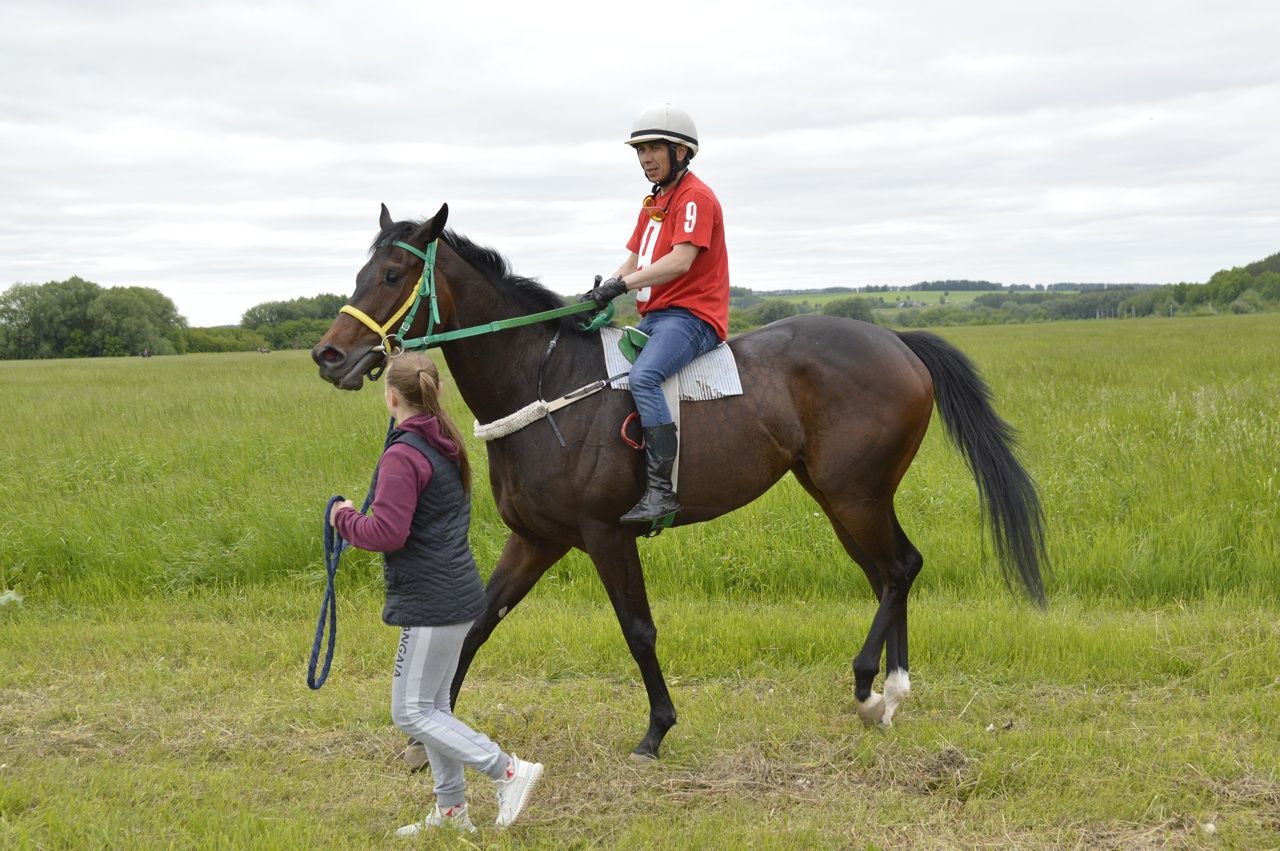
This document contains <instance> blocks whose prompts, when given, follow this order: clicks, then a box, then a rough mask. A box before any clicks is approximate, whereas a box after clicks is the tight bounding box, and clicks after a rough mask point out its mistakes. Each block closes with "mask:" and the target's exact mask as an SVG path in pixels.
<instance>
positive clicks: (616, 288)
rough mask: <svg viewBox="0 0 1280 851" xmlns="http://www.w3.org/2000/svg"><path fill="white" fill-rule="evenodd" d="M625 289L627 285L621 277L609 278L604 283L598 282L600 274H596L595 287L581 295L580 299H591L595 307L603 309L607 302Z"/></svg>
mask: <svg viewBox="0 0 1280 851" xmlns="http://www.w3.org/2000/svg"><path fill="white" fill-rule="evenodd" d="M626 291H627V285H626V283H624V282H623V280H622V279H621V278H610V279H609V280H607V281H605V282H604V283H600V276H599V275H596V285H595V287H594V288H593V289H592V290H591V292H589V293H587V294H586V295H584V296H583V297H582V301H586V300H587V299H590V300H591V301H594V302H595V303H596V307H599V308H601V309H602V310H603V309H604V308H605V307H607V306H608V304H609V302H611V301H613V300H614V299H615V298H617V297H618V296H620V295H622V294H623V293H625V292H626Z"/></svg>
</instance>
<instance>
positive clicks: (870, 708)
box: [858, 691, 884, 727]
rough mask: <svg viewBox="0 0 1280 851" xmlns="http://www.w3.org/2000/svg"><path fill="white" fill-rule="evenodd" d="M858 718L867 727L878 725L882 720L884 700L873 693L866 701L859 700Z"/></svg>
mask: <svg viewBox="0 0 1280 851" xmlns="http://www.w3.org/2000/svg"><path fill="white" fill-rule="evenodd" d="M858 717H859V718H861V719H862V723H863V724H866V725H867V726H868V727H871V726H873V725H876V724H879V723H880V720H881V719H882V718H884V698H883V697H882V696H881V695H880V694H879V693H877V692H874V691H873V692H871V696H870V697H868V698H867V699H866V700H859V701H858Z"/></svg>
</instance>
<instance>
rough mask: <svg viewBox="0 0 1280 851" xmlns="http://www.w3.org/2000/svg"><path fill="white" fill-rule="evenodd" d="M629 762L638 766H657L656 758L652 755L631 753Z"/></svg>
mask: <svg viewBox="0 0 1280 851" xmlns="http://www.w3.org/2000/svg"><path fill="white" fill-rule="evenodd" d="M631 761H632V762H634V763H636V764H638V765H657V764H658V758H657V757H656V756H653V755H652V754H647V753H636V752H635V751H632V752H631Z"/></svg>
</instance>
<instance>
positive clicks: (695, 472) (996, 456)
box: [312, 204, 1047, 759]
mask: <svg viewBox="0 0 1280 851" xmlns="http://www.w3.org/2000/svg"><path fill="white" fill-rule="evenodd" d="M447 217H448V205H447V204H446V205H443V206H442V207H441V208H440V210H439V211H438V212H437V213H436V214H435V215H434V216H432V217H431V218H429V219H425V220H421V221H393V220H392V218H391V215H390V213H389V212H388V210H387V208H386V206H385V205H383V207H382V210H381V214H380V217H379V222H378V224H379V232H378V235H377V236H376V237H375V238H374V241H373V243H372V245H371V247H370V249H369V259H368V261H367V262H366V263H365V265H364V267H363V268H361V269H360V271H359V272H358V274H357V275H356V287H355V292H354V293H353V294H352V296H351V301H350V304H349V307H352V308H355V310H356V311H357V312H363V313H364V314H365V319H360V320H358V319H357V318H356V317H355V316H354V315H353V313H351V312H344V313H340V314H339V315H338V317H337V318H336V319H335V320H334V322H333V323H332V325H331V326H330V327H329V329H328V331H327V332H326V333H325V335H324V337H323V338H322V339H321V340H320V342H319V343H317V344H316V346H315V348H314V349H312V358H313V360H314V361H315V363H316V364H317V365H318V366H319V371H320V376H321V377H322V378H323V379H324V380H326V381H328V382H330V383H332V384H334V385H335V386H337V387H338V388H341V389H345V390H359V389H360V388H361V387H362V386H363V385H364V382H365V381H366V379H376V378H377V376H378V375H379V374H380V370H381V368H382V367H383V366H384V365H385V359H386V357H387V356H388V355H387V350H388V349H391V350H394V346H395V345H396V343H395V341H394V340H392V341H391V343H390V345H389V346H388V345H386V344H387V343H388V340H387V336H388V335H387V329H388V328H389V327H390V326H391V325H392V323H393V321H398V318H399V317H400V316H401V315H402V314H403V313H404V307H401V305H404V306H407V305H408V304H409V303H410V302H412V301H413V299H414V296H413V292H414V287H415V286H417V285H418V284H419V283H420V278H423V276H424V274H431V273H432V272H434V278H435V284H434V288H435V304H433V308H436V307H438V317H439V327H440V328H465V327H471V326H477V325H481V324H484V323H491V322H493V321H495V320H503V319H510V318H514V317H519V316H525V315H528V314H532V313H535V312H539V311H545V310H549V309H554V308H557V307H562V306H564V305H565V302H564V301H563V300H562V299H561V297H560V296H558V295H556V294H555V293H553V292H551V291H550V290H548V289H546V288H545V287H543V286H542V285H540V284H539V283H537V282H536V281H534V280H531V279H529V278H524V277H520V276H518V275H515V274H513V273H512V271H511V268H510V266H509V264H508V262H507V260H506V258H504V257H503V256H502V255H501V254H499V253H498V252H496V251H494V250H492V249H490V248H485V247H481V246H478V245H476V244H475V243H473V242H471V241H470V240H468V239H467V238H466V237H464V236H461V235H459V234H457V233H455V232H453V231H452V230H446V228H445V223H446V220H447ZM433 244H434V248H435V249H438V251H437V253H436V255H435V257H434V267H433V269H427V268H425V267H427V266H428V265H430V264H428V263H427V262H426V261H427V259H428V256H429V255H427V254H426V253H425V252H426V251H427V248H428V246H431V245H433ZM411 248H412V250H410V249H411ZM424 280H425V278H424ZM397 307H400V308H401V309H400V311H399V312H397ZM415 308H416V303H415ZM346 310H347V308H344V311H346ZM431 312H432V311H422V312H421V313H422V315H418V316H416V318H412V319H410V320H408V321H409V322H410V323H411V325H410V327H409V328H408V330H407V336H410V337H411V336H412V335H413V334H414V333H421V331H422V328H423V326H424V325H425V324H426V321H427V320H426V316H427V315H428V314H430V313H431ZM409 315H410V316H411V317H412V316H413V314H412V313H410V314H409ZM369 317H377V318H378V319H377V320H375V321H374V322H372V323H371V322H368V321H365V320H366V319H368V318H369ZM384 317H390V319H389V320H387V321H386V322H385V324H384V323H383V322H382V321H380V320H381V319H382V318H384ZM377 328H381V329H382V330H381V333H379V332H378V331H376V330H373V329H377ZM380 338H381V339H380ZM728 345H729V347H730V348H731V349H732V351H733V356H734V358H735V360H736V361H737V364H738V369H739V374H740V377H741V383H742V387H743V393H742V395H739V396H730V397H727V398H722V399H718V400H715V401H705V402H686V403H684V405H683V406H682V409H681V417H680V430H681V441H680V443H681V459H680V469H681V476H680V483H679V499H680V503H681V504H682V506H683V508H682V509H681V511H680V512H679V514H678V515H677V517H676V519H675V522H674V525H675V526H676V527H680V526H685V525H689V524H693V523H700V522H702V521H705V520H710V519H712V518H714V517H718V516H720V515H722V514H725V513H727V512H729V511H733V510H734V509H736V508H740V507H742V506H743V505H746V504H747V503H749V502H751V501H753V500H755V499H756V498H758V497H759V496H761V495H762V494H764V492H765V491H766V490H768V489H769V488H770V487H771V486H772V485H773V484H774V483H775V482H777V481H778V480H779V479H780V478H781V477H782V476H783V475H785V474H786V473H787V472H788V471H789V472H791V473H792V474H793V475H794V476H795V478H796V480H797V481H798V482H799V483H800V484H801V486H802V487H803V488H804V489H805V490H806V491H807V492H808V493H809V494H810V495H811V496H812V497H813V499H814V500H815V501H816V502H817V503H818V505H819V506H820V507H821V509H822V511H823V512H824V513H825V514H826V517H827V519H828V520H829V521H830V523H831V526H832V529H833V530H834V532H835V535H836V537H837V539H839V542H840V544H841V545H842V546H843V547H844V550H845V552H846V553H848V555H849V557H850V558H851V559H852V560H853V562H854V563H856V564H857V565H858V567H860V568H861V569H862V572H863V573H864V574H865V576H866V579H867V582H868V583H869V584H870V586H871V590H872V592H873V593H874V594H875V596H876V597H877V599H878V600H879V605H878V607H877V608H876V611H875V614H874V616H873V618H872V620H871V625H870V627H869V629H868V632H867V637H866V640H865V641H864V642H863V644H862V646H861V648H860V650H859V651H858V653H857V655H856V656H855V657H854V659H853V677H854V697H855V701H856V709H857V713H858V716H859V717H860V719H861V720H862V721H863V723H865V724H867V725H881V726H889V725H891V724H892V720H893V717H894V715H895V713H896V712H897V710H898V709H899V707H900V706H901V705H902V702H903V701H904V700H905V699H906V697H907V695H908V694H909V692H910V688H911V685H910V677H909V666H908V656H907V597H908V594H909V592H910V590H911V585H912V582H913V581H914V580H915V578H916V576H917V575H918V574H919V573H920V570H921V568H922V567H923V565H924V559H923V557H922V556H921V554H920V552H919V551H918V550H917V549H916V548H915V547H914V546H913V545H912V543H911V541H910V540H909V539H908V538H907V536H906V534H905V533H904V532H903V530H902V527H901V525H899V523H898V518H897V516H896V515H895V513H894V502H893V500H894V494H895V492H896V490H897V487H898V484H899V482H901V480H902V477H903V475H904V474H905V473H906V471H907V468H908V467H909V466H910V464H911V462H912V460H913V459H914V457H915V455H916V451H917V450H918V448H919V446H920V443H921V441H922V439H923V438H924V435H925V430H926V429H927V427H928V425H929V421H930V417H931V415H932V412H933V409H934V406H935V405H936V406H937V408H938V411H939V413H940V417H941V420H942V422H943V424H944V426H945V428H946V430H947V433H948V435H949V437H950V438H951V441H952V443H953V444H954V445H955V447H956V448H957V449H958V451H959V452H960V453H961V454H962V456H963V457H964V459H965V461H966V462H967V464H968V467H969V469H970V471H971V472H972V474H973V477H974V479H975V481H976V483H977V489H978V494H979V498H980V501H981V503H982V506H983V516H984V519H985V521H986V526H987V527H988V530H989V533H990V535H991V539H992V543H993V545H994V550H995V552H996V555H997V556H998V561H999V563H1000V566H1001V570H1002V573H1003V576H1004V580H1005V584H1006V585H1007V586H1009V587H1010V589H1013V588H1014V585H1015V584H1020V585H1021V587H1022V589H1023V591H1025V593H1026V595H1027V596H1028V597H1029V598H1030V599H1031V600H1032V601H1033V602H1034V603H1035V604H1037V605H1038V606H1040V607H1044V605H1045V592H1044V585H1043V581H1042V579H1041V564H1042V563H1043V564H1047V559H1046V557H1045V541H1044V532H1043V523H1042V509H1041V505H1040V500H1039V496H1038V493H1037V489H1036V486H1035V483H1034V481H1033V480H1032V479H1031V477H1030V476H1029V475H1028V473H1027V472H1026V470H1025V469H1024V468H1023V466H1022V465H1021V463H1020V462H1019V461H1018V459H1017V457H1016V455H1015V454H1014V449H1015V447H1016V437H1015V433H1014V431H1013V429H1012V427H1011V426H1010V425H1009V424H1007V423H1006V422H1005V421H1004V420H1003V419H1001V418H1000V416H999V415H998V414H997V413H996V411H995V410H994V408H993V404H992V394H991V391H990V389H989V387H988V385H987V384H986V383H985V381H984V379H983V378H982V377H981V376H980V374H979V373H978V371H977V369H976V368H975V367H974V365H973V364H972V362H971V361H970V360H969V359H968V358H967V356H965V355H964V354H963V353H962V352H960V351H959V350H958V349H956V348H955V347H953V346H952V345H951V344H949V343H947V342H946V341H944V340H942V339H941V338H939V337H937V336H935V335H932V334H928V333H925V332H919V331H915V332H897V331H892V330H889V329H886V328H882V327H880V326H877V325H874V324H871V323H866V322H859V321H856V320H852V319H843V318H837V317H825V316H815V315H803V316H795V317H791V318H788V319H784V320H781V321H779V322H775V323H772V324H770V325H767V326H765V327H763V328H760V329H757V330H754V331H751V332H749V333H745V334H740V335H736V336H734V337H732V338H731V339H730V340H729V341H728ZM440 350H441V352H442V354H443V356H444V359H445V361H446V363H447V364H448V367H449V370H450V372H451V373H452V375H453V381H454V384H455V385H456V387H457V389H458V391H459V393H460V394H461V396H462V398H463V401H465V403H466V404H467V406H468V407H469V408H470V409H471V412H472V413H473V414H474V415H475V417H476V419H477V420H478V421H479V422H481V423H490V422H493V421H495V420H498V419H500V418H502V417H505V416H508V415H510V414H512V412H513V411H516V410H517V409H520V408H521V407H523V406H526V405H530V404H533V403H536V402H538V401H539V400H542V399H543V398H544V396H543V394H544V389H545V392H546V396H547V397H548V398H551V397H552V395H553V394H554V395H559V394H562V393H566V394H567V393H569V392H570V391H573V390H575V389H577V388H580V387H582V386H583V385H586V384H588V383H591V382H595V381H598V380H599V379H602V378H604V377H605V375H606V373H605V359H604V354H603V351H602V345H601V342H600V339H599V336H598V335H597V334H595V333H592V332H590V331H584V330H582V326H581V324H580V322H578V321H577V320H574V319H573V318H571V317H570V318H556V319H551V320H548V321H539V322H534V323H532V324H528V325H526V326H523V327H519V328H512V329H510V330H503V331H502V332H501V333H491V334H478V335H476V336H468V337H465V338H461V339H451V340H449V341H447V342H444V343H443V344H441V345H440ZM552 352H554V355H553V354H552ZM634 410H635V408H634V404H633V402H632V399H631V394H629V393H626V392H602V393H596V394H594V395H591V396H590V397H588V398H584V399H582V400H581V401H578V402H576V403H575V404H572V405H568V406H566V407H563V408H560V409H559V410H558V411H557V412H556V415H555V423H554V424H555V426H556V428H555V429H552V428H549V427H547V425H546V424H542V423H535V424H534V425H531V426H529V427H526V428H523V429H521V430H518V431H516V432H514V433H512V434H509V435H507V436H505V437H501V438H499V439H495V440H492V441H490V442H489V443H488V444H487V448H488V456H489V477H490V483H491V485H492V492H493V498H494V500H495V502H496V503H497V508H498V512H499V514H500V516H501V518H502V520H503V522H504V523H505V524H506V526H507V527H508V528H509V529H510V534H509V536H508V537H507V540H506V543H505V545H504V546H503V549H502V552H501V555H500V556H499V558H498V561H497V564H496V565H495V566H494V568H493V571H492V573H491V574H490V577H489V580H488V582H487V583H486V587H485V604H484V612H483V614H481V615H480V617H479V618H477V619H476V621H475V622H474V624H473V626H472V628H471V630H470V632H469V634H468V636H467V638H466V641H465V644H464V646H463V649H462V653H461V658H460V660H459V664H458V671H457V675H456V677H455V679H454V681H453V695H454V697H455V699H456V696H457V694H458V692H459V690H460V688H461V686H462V683H463V680H464V678H465V677H466V673H467V669H468V668H469V666H470V664H471V662H472V661H473V659H474V657H475V654H476V651H477V650H478V649H479V648H480V647H481V646H482V645H483V644H484V643H485V641H486V640H488V638H489V636H490V635H491V634H492V633H493V630H494V629H495V628H496V627H497V625H498V623H499V622H500V621H501V620H502V619H503V618H504V617H505V616H506V615H507V614H509V613H510V612H511V610H512V609H513V608H514V607H515V606H516V605H517V604H518V603H519V602H520V601H521V599H523V598H524V596H525V595H526V594H527V593H528V592H529V590H530V589H531V588H532V587H533V585H534V584H535V583H536V582H537V581H538V579H539V578H540V577H542V575H543V574H544V573H545V572H546V571H547V570H548V568H550V567H551V566H552V565H554V564H555V563H556V562H557V561H559V560H560V558H561V557H563V556H564V555H565V554H566V553H567V552H568V551H569V550H570V548H577V549H579V550H582V551H584V552H585V553H586V554H587V555H588V557H589V558H590V559H591V561H592V563H593V564H594V565H595V568H596V571H597V572H598V574H599V577H600V580H601V582H602V583H603V584H604V588H605V591H606V592H607V594H608V597H609V601H610V602H611V603H612V605H613V609H614V612H615V614H616V615H617V618H618V623H619V625H620V626H621V628H622V634H623V636H624V637H625V639H626V643H627V646H628V648H629V649H630V651H631V655H632V657H633V658H634V659H635V662H636V664H637V665H638V667H639V670H640V675H641V678H642V679H643V681H644V686H645V690H646V692H647V696H648V700H649V725H648V729H647V730H646V731H645V734H644V737H643V738H642V739H641V741H640V743H639V744H638V745H637V746H636V747H635V749H634V751H633V755H634V756H635V757H637V758H647V759H657V758H658V752H659V748H660V747H661V745H662V741H663V738H664V737H665V736H666V734H667V732H668V731H669V730H670V729H671V727H672V726H673V725H674V724H675V723H676V711H675V706H674V704H673V703H672V699H671V695H670V693H669V691H668V689H667V684H666V681H665V679H664V678H663V674H662V668H661V666H660V665H659V662H658V655H657V629H656V628H655V626H654V621H653V615H652V612H651V611H650V607H649V600H648V597H647V594H646V591H645V582H644V573H643V569H642V565H641V560H640V555H639V551H638V549H637V538H638V537H639V536H640V535H641V534H644V533H646V532H648V531H650V530H649V529H647V528H646V527H643V526H634V525H632V526H627V525H622V524H620V523H619V522H618V518H619V517H620V516H621V515H622V514H623V513H624V512H625V511H626V510H627V509H628V508H629V507H630V506H631V505H632V504H633V503H635V501H636V500H637V499H638V498H639V495H640V493H641V491H642V489H643V482H644V473H643V469H642V466H643V465H642V460H641V459H640V457H639V453H636V452H635V451H634V450H633V449H631V448H630V447H628V446H626V445H625V444H624V443H623V441H622V440H621V439H620V435H619V426H620V424H622V423H623V421H624V420H625V419H626V418H627V416H628V414H630V413H631V412H632V411H634ZM557 438H560V439H559V440H558V439H557ZM882 654H883V658H884V666H885V674H886V676H885V679H884V682H883V692H884V693H883V694H880V693H878V692H876V691H875V689H874V680H875V678H876V677H877V675H878V674H879V672H880V660H881V656H882Z"/></svg>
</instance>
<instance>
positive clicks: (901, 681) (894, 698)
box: [880, 668, 911, 727]
mask: <svg viewBox="0 0 1280 851" xmlns="http://www.w3.org/2000/svg"><path fill="white" fill-rule="evenodd" d="M909 694H911V675H910V674H908V673H907V672H906V671H904V670H902V669H901V668H894V669H893V670H892V671H890V672H889V676H887V677H885V678H884V718H882V719H880V723H881V724H882V725H883V726H885V727H888V726H890V725H891V724H892V723H893V715H894V713H895V712H897V711H898V707H900V706H902V703H903V701H905V700H906V699H907V695H909Z"/></svg>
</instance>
